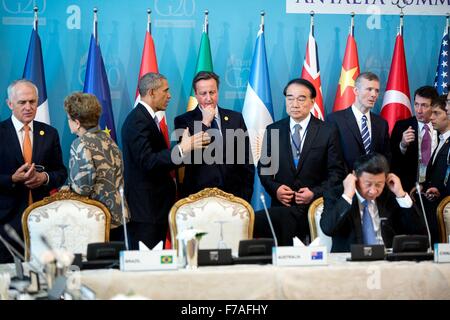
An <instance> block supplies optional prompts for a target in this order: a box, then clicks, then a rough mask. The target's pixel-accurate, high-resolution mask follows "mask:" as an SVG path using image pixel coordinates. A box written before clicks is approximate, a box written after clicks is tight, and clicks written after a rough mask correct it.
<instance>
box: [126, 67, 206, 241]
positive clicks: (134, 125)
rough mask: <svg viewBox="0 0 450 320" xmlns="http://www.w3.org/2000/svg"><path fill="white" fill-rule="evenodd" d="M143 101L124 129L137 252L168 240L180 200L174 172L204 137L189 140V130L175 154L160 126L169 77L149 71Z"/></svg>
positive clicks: (131, 225) (142, 84) (142, 82)
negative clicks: (175, 205) (172, 212)
mask: <svg viewBox="0 0 450 320" xmlns="http://www.w3.org/2000/svg"><path fill="white" fill-rule="evenodd" d="M138 87H139V94H140V96H141V101H140V103H139V104H138V105H137V106H136V107H135V108H134V109H133V110H132V111H131V112H130V113H129V114H128V116H127V118H126V120H125V122H124V124H123V126H122V144H123V158H124V178H125V196H126V199H127V202H128V206H129V209H130V213H131V221H130V223H129V224H128V232H129V234H130V244H131V248H132V249H138V248H139V246H138V244H139V241H142V242H143V243H144V244H145V245H146V246H147V247H149V248H153V247H154V246H155V245H156V244H158V242H160V241H164V239H165V237H166V233H167V230H168V214H169V210H170V208H171V207H172V205H173V203H174V201H175V190H176V186H175V181H174V179H173V178H172V177H171V175H170V171H171V170H173V169H174V168H175V167H176V164H179V163H180V162H179V161H178V160H179V159H181V155H182V154H183V153H188V152H190V150H191V149H192V148H201V147H202V143H203V139H204V138H206V135H204V134H198V135H194V136H189V133H188V130H184V132H183V137H182V139H181V142H180V143H179V144H178V145H176V146H174V147H173V148H172V150H170V149H169V148H168V146H167V144H166V141H165V139H164V136H163V134H162V133H161V131H160V128H159V121H158V118H157V116H156V112H158V111H165V110H166V108H167V105H168V103H169V100H170V92H169V85H168V82H167V79H166V78H165V77H164V76H163V75H161V74H158V73H147V74H145V75H144V76H142V78H141V79H140V80H139V85H138Z"/></svg>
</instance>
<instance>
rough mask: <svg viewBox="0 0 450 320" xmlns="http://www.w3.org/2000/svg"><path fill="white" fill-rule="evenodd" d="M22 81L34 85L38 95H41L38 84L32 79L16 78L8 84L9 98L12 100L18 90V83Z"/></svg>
mask: <svg viewBox="0 0 450 320" xmlns="http://www.w3.org/2000/svg"><path fill="white" fill-rule="evenodd" d="M21 83H23V84H28V85H29V86H31V87H33V88H34V90H35V91H36V96H37V97H39V90H38V88H37V87H36V85H35V84H34V83H33V82H31V81H30V80H27V79H19V80H14V81H13V82H11V84H10V85H9V86H8V89H7V91H8V100H10V101H11V99H12V97H13V96H14V95H15V94H16V91H15V87H16V85H18V84H21Z"/></svg>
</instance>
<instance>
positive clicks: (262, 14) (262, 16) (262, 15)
mask: <svg viewBox="0 0 450 320" xmlns="http://www.w3.org/2000/svg"><path fill="white" fill-rule="evenodd" d="M259 14H260V15H261V24H260V25H259V29H260V30H261V31H262V32H264V16H265V15H266V12H265V11H264V10H261V12H260V13H259Z"/></svg>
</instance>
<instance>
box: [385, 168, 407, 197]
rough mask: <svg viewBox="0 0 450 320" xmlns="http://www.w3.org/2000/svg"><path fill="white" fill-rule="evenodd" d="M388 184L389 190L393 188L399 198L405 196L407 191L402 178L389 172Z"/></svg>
mask: <svg viewBox="0 0 450 320" xmlns="http://www.w3.org/2000/svg"><path fill="white" fill-rule="evenodd" d="M386 184H387V186H388V188H389V190H391V191H392V192H393V193H394V194H395V196H396V197H397V198H403V197H404V196H406V192H405V190H403V187H402V183H401V181H400V178H399V177H397V176H396V175H395V174H393V173H389V174H388V175H387V178H386Z"/></svg>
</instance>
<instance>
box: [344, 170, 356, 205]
mask: <svg viewBox="0 0 450 320" xmlns="http://www.w3.org/2000/svg"><path fill="white" fill-rule="evenodd" d="M356 181H358V178H356V175H355V174H353V173H349V174H348V175H347V177H345V179H344V181H343V182H342V184H343V185H344V194H345V195H346V196H347V197H349V198H350V199H353V196H354V195H355V192H356Z"/></svg>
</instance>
